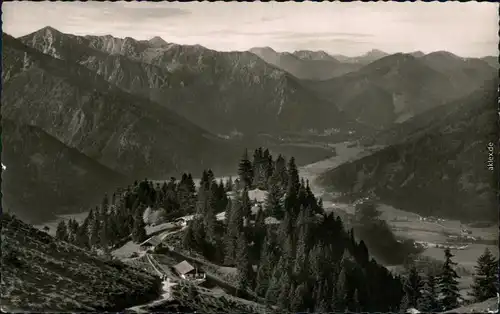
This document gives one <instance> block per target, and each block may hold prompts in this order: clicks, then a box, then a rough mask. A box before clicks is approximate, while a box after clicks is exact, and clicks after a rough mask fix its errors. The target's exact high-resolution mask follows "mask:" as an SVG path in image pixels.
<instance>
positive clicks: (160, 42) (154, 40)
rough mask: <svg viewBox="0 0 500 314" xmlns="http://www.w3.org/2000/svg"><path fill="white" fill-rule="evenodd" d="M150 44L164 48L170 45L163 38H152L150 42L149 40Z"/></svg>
mask: <svg viewBox="0 0 500 314" xmlns="http://www.w3.org/2000/svg"><path fill="white" fill-rule="evenodd" d="M148 42H149V43H150V44H151V45H152V46H153V47H163V46H167V45H168V43H167V42H166V41H165V40H163V38H161V37H160V36H155V37H153V38H151V39H150V40H148Z"/></svg>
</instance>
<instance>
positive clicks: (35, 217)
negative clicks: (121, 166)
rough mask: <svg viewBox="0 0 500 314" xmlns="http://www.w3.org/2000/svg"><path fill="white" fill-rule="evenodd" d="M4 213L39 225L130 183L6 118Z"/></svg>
mask: <svg viewBox="0 0 500 314" xmlns="http://www.w3.org/2000/svg"><path fill="white" fill-rule="evenodd" d="M2 163H3V164H5V165H7V167H8V169H7V170H6V171H3V172H2V194H3V198H2V208H3V209H4V210H8V211H9V212H13V213H15V214H16V215H18V216H19V217H21V218H22V219H23V220H25V221H29V222H31V223H37V222H39V221H42V220H48V219H52V218H54V215H56V214H63V213H70V212H78V211H82V210H84V209H85V210H86V209H87V208H88V207H89V206H92V205H94V204H96V203H99V202H100V200H101V198H102V194H103V193H104V192H109V191H112V190H114V189H116V187H117V186H121V185H123V184H126V183H128V182H131V179H127V178H126V177H125V176H123V175H121V174H118V173H116V172H114V171H112V170H110V169H109V168H106V167H105V166H103V165H101V164H99V163H97V162H96V161H94V160H92V159H91V158H89V157H87V156H85V155H84V154H82V153H80V152H79V151H78V150H76V149H74V148H70V147H68V146H66V145H64V144H63V143H61V142H60V141H58V140H57V139H55V138H54V137H52V136H50V135H49V134H47V133H46V132H44V131H42V130H41V129H39V128H37V127H34V126H26V125H21V126H20V125H16V124H15V123H14V122H13V121H11V120H8V119H5V118H3V119H2Z"/></svg>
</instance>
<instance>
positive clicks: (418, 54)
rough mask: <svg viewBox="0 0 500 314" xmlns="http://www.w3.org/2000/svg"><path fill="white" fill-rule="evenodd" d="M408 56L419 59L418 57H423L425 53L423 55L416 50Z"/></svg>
mask: <svg viewBox="0 0 500 314" xmlns="http://www.w3.org/2000/svg"><path fill="white" fill-rule="evenodd" d="M410 55H412V56H414V57H415V58H420V57H423V56H425V53H423V52H422V51H420V50H418V51H413V52H410Z"/></svg>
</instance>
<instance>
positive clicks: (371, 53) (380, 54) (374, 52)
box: [364, 49, 389, 57]
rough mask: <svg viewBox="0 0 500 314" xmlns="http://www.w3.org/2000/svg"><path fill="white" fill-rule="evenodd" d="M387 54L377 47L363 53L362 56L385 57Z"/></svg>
mask: <svg viewBox="0 0 500 314" xmlns="http://www.w3.org/2000/svg"><path fill="white" fill-rule="evenodd" d="M388 55H389V54H388V53H387V52H384V51H382V50H379V49H372V50H370V51H368V52H367V53H365V54H364V56H373V57H385V56H388Z"/></svg>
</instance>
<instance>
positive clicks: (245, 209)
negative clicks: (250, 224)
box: [241, 188, 252, 221]
mask: <svg viewBox="0 0 500 314" xmlns="http://www.w3.org/2000/svg"><path fill="white" fill-rule="evenodd" d="M241 210H242V214H243V217H244V218H245V219H246V220H247V221H249V220H250V216H251V215H252V201H251V200H250V197H249V196H248V190H247V188H244V189H243V192H242V193H241Z"/></svg>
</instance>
